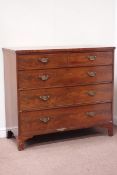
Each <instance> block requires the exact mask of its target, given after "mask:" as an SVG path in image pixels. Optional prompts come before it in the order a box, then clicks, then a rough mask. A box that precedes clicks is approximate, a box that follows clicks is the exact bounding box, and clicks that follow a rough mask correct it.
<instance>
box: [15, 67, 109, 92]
mask: <svg viewBox="0 0 117 175" xmlns="http://www.w3.org/2000/svg"><path fill="white" fill-rule="evenodd" d="M18 77H19V87H18V88H19V89H38V88H50V87H62V86H74V85H82V84H95V83H102V82H112V66H97V67H80V68H66V69H65V68H64V69H51V70H50V69H47V70H33V71H32V70H30V71H29V70H28V71H19V72H18Z"/></svg>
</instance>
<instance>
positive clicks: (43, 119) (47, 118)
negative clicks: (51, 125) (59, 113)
mask: <svg viewBox="0 0 117 175" xmlns="http://www.w3.org/2000/svg"><path fill="white" fill-rule="evenodd" d="M39 120H40V121H41V122H43V123H45V124H46V123H48V122H49V120H50V117H41V118H40V119H39Z"/></svg>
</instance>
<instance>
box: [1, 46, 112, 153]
mask: <svg viewBox="0 0 117 175" xmlns="http://www.w3.org/2000/svg"><path fill="white" fill-rule="evenodd" d="M114 49H115V48H114V47H98V48H69V49H67V48H65V47H64V48H61V49H60V48H52V47H50V48H43V49H42V48H40V49H39V48H38V49H36V48H35V49H26V48H25V49H3V53H4V64H5V102H6V123H7V127H8V128H9V130H8V133H12V134H13V135H14V136H15V137H16V140H17V146H18V150H20V151H21V150H23V149H24V147H25V141H26V140H27V139H29V138H31V137H33V136H35V135H41V134H47V133H53V132H62V131H64V130H65V131H67V130H75V129H79V128H89V127H103V128H106V129H107V130H108V135H109V136H112V135H113V83H114ZM15 130H17V134H16V132H15ZM9 136H10V135H9Z"/></svg>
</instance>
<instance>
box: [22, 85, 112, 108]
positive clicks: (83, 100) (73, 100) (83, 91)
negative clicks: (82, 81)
mask: <svg viewBox="0 0 117 175" xmlns="http://www.w3.org/2000/svg"><path fill="white" fill-rule="evenodd" d="M107 101H112V84H98V85H89V86H76V87H65V88H52V89H40V90H28V91H19V108H20V111H30V110H38V109H46V108H55V107H64V106H74V105H81V104H91V103H99V102H107Z"/></svg>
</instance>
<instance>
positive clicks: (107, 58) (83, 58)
mask: <svg viewBox="0 0 117 175" xmlns="http://www.w3.org/2000/svg"><path fill="white" fill-rule="evenodd" d="M90 56H91V57H92V56H95V60H90V58H89V57H90ZM112 58H113V53H112V52H86V53H72V54H70V55H69V64H70V65H71V66H91V65H92V66H96V65H98V66H99V65H110V64H112V60H113V59H112Z"/></svg>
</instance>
